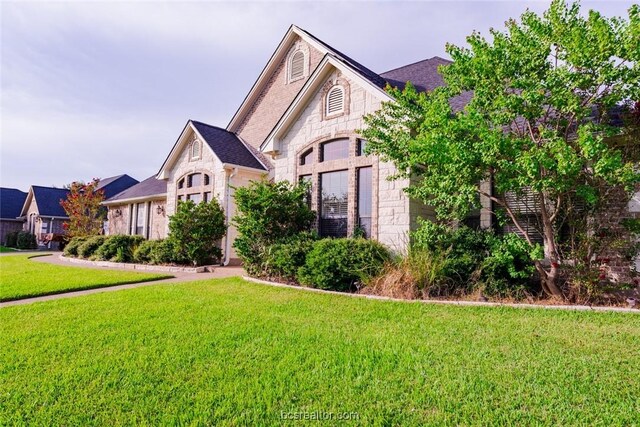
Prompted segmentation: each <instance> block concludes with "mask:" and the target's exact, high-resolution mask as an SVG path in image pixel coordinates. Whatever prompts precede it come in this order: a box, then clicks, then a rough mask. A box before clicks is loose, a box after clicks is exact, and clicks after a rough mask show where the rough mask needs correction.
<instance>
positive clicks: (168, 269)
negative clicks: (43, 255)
mask: <svg viewBox="0 0 640 427" xmlns="http://www.w3.org/2000/svg"><path fill="white" fill-rule="evenodd" d="M59 258H60V259H61V260H63V261H67V262H70V263H73V264H83V265H91V266H94V267H112V268H122V269H125V270H141V271H160V272H165V273H211V272H213V271H214V270H215V268H216V267H215V266H213V265H204V266H201V267H179V266H174V265H150V264H133V263H124V262H111V261H91V260H88V259H80V258H72V257H66V256H64V255H60V256H59Z"/></svg>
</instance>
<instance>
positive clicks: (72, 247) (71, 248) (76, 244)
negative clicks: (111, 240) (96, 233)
mask: <svg viewBox="0 0 640 427" xmlns="http://www.w3.org/2000/svg"><path fill="white" fill-rule="evenodd" d="M87 239H88V237H74V238H72V239H71V240H69V242H68V243H67V245H66V246H65V247H64V256H67V257H77V256H78V249H79V248H80V245H82V244H83V243H84V242H86V241H87Z"/></svg>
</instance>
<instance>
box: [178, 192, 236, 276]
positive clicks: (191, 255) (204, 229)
mask: <svg viewBox="0 0 640 427" xmlns="http://www.w3.org/2000/svg"><path fill="white" fill-rule="evenodd" d="M226 231H227V227H226V224H225V219H224V212H223V211H222V207H221V206H220V204H219V203H218V201H217V200H216V199H213V200H211V201H210V202H208V203H198V204H197V205H196V204H195V203H193V201H191V200H187V201H185V202H180V203H178V209H177V211H176V213H175V214H174V215H172V216H171V218H169V237H168V240H170V241H171V243H172V244H173V248H174V251H175V253H174V256H173V258H174V259H175V260H186V261H188V262H190V263H192V264H193V265H202V264H205V263H209V262H214V261H216V260H219V259H220V257H221V256H222V251H221V249H220V247H219V241H220V239H222V237H224V235H225V234H226Z"/></svg>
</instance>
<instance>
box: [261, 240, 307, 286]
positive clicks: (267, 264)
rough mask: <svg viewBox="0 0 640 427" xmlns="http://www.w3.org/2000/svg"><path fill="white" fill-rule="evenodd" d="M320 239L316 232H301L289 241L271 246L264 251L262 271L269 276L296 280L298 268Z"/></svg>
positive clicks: (291, 280)
mask: <svg viewBox="0 0 640 427" xmlns="http://www.w3.org/2000/svg"><path fill="white" fill-rule="evenodd" d="M316 240H318V236H317V235H316V234H315V233H300V234H298V235H296V236H293V237H290V238H289V239H287V241H284V242H282V243H276V244H274V245H271V246H269V247H268V248H267V249H266V251H265V253H264V261H263V267H262V272H263V274H264V275H266V276H268V277H273V278H278V279H281V280H286V281H289V282H295V281H296V277H297V274H298V269H299V268H300V267H302V266H303V265H304V264H305V261H306V258H307V254H308V253H309V252H311V250H312V249H313V244H314V242H315V241H316Z"/></svg>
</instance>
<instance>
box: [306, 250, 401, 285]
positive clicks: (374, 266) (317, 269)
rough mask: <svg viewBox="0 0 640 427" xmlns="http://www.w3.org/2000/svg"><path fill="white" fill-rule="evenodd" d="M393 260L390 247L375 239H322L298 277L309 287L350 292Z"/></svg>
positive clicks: (310, 253) (309, 255) (310, 254)
mask: <svg viewBox="0 0 640 427" xmlns="http://www.w3.org/2000/svg"><path fill="white" fill-rule="evenodd" d="M390 260H391V255H390V253H389V251H388V250H387V248H385V247H384V246H383V245H381V244H380V243H378V242H376V241H374V240H366V239H360V238H357V239H351V238H342V239H323V240H318V241H317V242H315V243H314V244H313V249H312V250H311V252H309V253H308V254H307V257H306V260H305V264H304V266H302V267H300V269H299V270H298V275H297V277H298V281H299V282H300V283H301V284H303V285H306V286H312V287H317V288H320V289H329V290H334V291H351V290H354V289H358V288H359V287H361V286H363V284H365V283H366V282H367V281H368V280H370V279H371V278H373V277H375V276H377V275H378V274H379V273H380V272H381V270H382V268H383V266H384V264H385V263H386V262H388V261H390Z"/></svg>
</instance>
